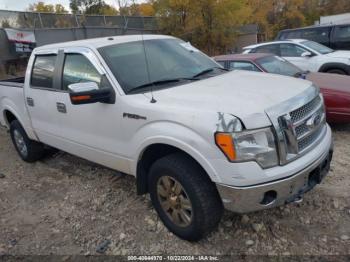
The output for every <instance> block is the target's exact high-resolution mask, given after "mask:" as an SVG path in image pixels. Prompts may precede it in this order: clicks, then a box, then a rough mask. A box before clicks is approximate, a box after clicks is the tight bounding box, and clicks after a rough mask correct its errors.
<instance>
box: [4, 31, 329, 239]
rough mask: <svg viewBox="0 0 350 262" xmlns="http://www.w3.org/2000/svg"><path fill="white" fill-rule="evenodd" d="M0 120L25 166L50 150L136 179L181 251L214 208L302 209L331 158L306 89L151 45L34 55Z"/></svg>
mask: <svg viewBox="0 0 350 262" xmlns="http://www.w3.org/2000/svg"><path fill="white" fill-rule="evenodd" d="M0 122H1V124H2V125H3V126H5V127H7V128H8V129H9V130H10V134H11V138H12V141H13V144H14V146H15V148H16V150H17V152H18V153H19V155H20V157H21V158H22V159H23V160H24V161H27V162H34V161H36V160H39V159H40V158H42V157H43V156H44V155H45V152H46V148H47V147H48V146H50V147H53V148H57V149H60V150H63V151H66V152H68V153H71V154H74V155H77V156H79V157H82V158H85V159H88V160H90V161H93V162H95V163H98V164H101V165H103V166H106V167H109V168H112V169H115V170H118V171H120V172H122V173H126V174H130V175H133V176H135V177H136V186H137V192H138V193H139V194H146V193H150V196H151V200H152V203H153V205H154V208H155V209H156V211H157V212H158V214H159V216H160V218H161V220H162V221H163V223H164V224H165V225H166V227H167V228H168V229H169V230H170V231H172V232H174V233H175V234H176V235H178V236H180V237H181V238H183V239H187V240H190V241H195V240H198V239H200V238H202V237H204V236H205V235H206V234H208V233H209V232H211V231H212V230H213V229H214V228H215V227H216V226H217V224H218V223H219V221H220V219H221V216H222V213H223V209H224V207H225V208H227V209H229V210H231V211H234V212H237V213H246V212H252V211H257V210H262V209H266V208H271V207H276V206H279V205H284V204H287V203H292V202H295V201H299V200H301V199H302V197H303V194H304V193H306V192H307V191H309V190H311V189H312V188H314V186H315V185H317V184H318V183H320V182H321V181H322V179H323V178H324V176H325V175H326V174H327V172H328V171H329V167H330V162H331V159H332V152H333V147H332V134H331V129H330V128H329V126H328V125H327V123H326V119H325V111H324V103H323V97H322V95H320V93H319V89H318V88H317V87H315V86H314V85H313V84H312V83H311V82H308V81H304V80H299V79H294V78H289V77H283V76H277V75H269V74H259V73H253V72H245V71H233V72H227V71H225V70H224V69H223V68H222V67H221V66H220V65H219V64H217V63H216V62H215V61H214V60H212V59H211V58H209V57H207V56H206V55H205V54H203V53H202V52H200V51H199V50H198V49H196V48H195V47H193V46H192V45H191V44H190V43H186V42H183V41H182V40H180V39H177V38H173V37H169V36H160V35H144V36H140V35H134V36H118V37H109V38H98V39H90V40H82V41H75V42H67V43H60V44H54V45H48V46H42V47H39V48H36V49H35V50H34V51H33V53H32V55H31V57H30V59H29V63H28V68H27V71H26V75H25V78H23V79H14V80H11V81H2V82H0ZM130 208H132V207H130Z"/></svg>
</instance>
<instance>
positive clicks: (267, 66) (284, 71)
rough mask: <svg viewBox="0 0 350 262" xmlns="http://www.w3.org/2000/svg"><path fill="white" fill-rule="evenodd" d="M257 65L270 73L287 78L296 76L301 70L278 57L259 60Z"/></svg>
mask: <svg viewBox="0 0 350 262" xmlns="http://www.w3.org/2000/svg"><path fill="white" fill-rule="evenodd" d="M257 63H258V64H259V65H260V66H261V67H262V68H263V69H264V70H265V71H266V72H268V73H271V74H279V75H285V76H296V75H298V74H300V73H302V71H301V69H299V68H298V67H296V66H294V65H293V64H291V63H289V62H288V61H286V60H284V59H283V58H281V57H278V56H267V57H263V58H260V59H257Z"/></svg>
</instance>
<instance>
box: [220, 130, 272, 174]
mask: <svg viewBox="0 0 350 262" xmlns="http://www.w3.org/2000/svg"><path fill="white" fill-rule="evenodd" d="M215 141H216V144H217V145H218V147H219V148H220V149H221V151H222V152H223V153H224V154H225V156H226V157H227V158H228V159H229V160H230V161H231V162H245V161H256V162H257V163H258V164H260V166H261V167H262V168H269V167H273V166H277V165H278V156H277V150H276V143H275V138H274V135H273V133H272V130H271V128H264V129H258V130H252V131H249V130H248V131H243V132H234V133H216V134H215Z"/></svg>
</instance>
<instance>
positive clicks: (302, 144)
mask: <svg viewBox="0 0 350 262" xmlns="http://www.w3.org/2000/svg"><path fill="white" fill-rule="evenodd" d="M322 131H323V129H322V128H319V129H318V130H317V131H316V132H314V133H312V134H311V135H309V136H306V137H305V138H304V139H301V140H300V141H298V148H299V151H300V152H302V151H304V150H305V149H307V148H308V147H309V146H310V145H312V144H313V143H314V142H315V140H317V138H318V137H319V136H320V134H321V133H322Z"/></svg>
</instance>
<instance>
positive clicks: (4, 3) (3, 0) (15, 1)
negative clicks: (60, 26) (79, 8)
mask: <svg viewBox="0 0 350 262" xmlns="http://www.w3.org/2000/svg"><path fill="white" fill-rule="evenodd" d="M39 1H41V2H44V3H45V4H61V5H63V6H64V7H65V8H66V9H67V10H69V0H0V9H5V10H15V11H25V10H26V9H27V8H28V6H29V5H30V4H33V3H37V2H39ZM105 2H106V3H107V4H109V5H112V6H114V7H117V1H116V0H105ZM139 2H141V1H139Z"/></svg>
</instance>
